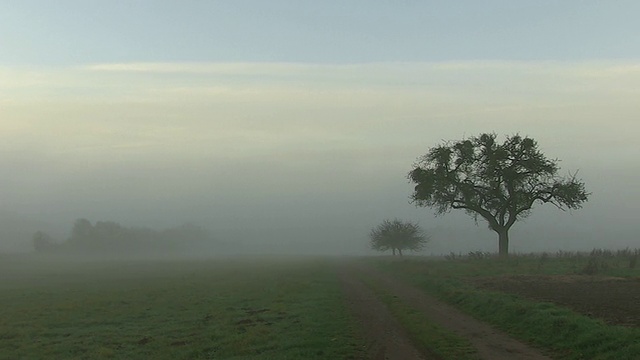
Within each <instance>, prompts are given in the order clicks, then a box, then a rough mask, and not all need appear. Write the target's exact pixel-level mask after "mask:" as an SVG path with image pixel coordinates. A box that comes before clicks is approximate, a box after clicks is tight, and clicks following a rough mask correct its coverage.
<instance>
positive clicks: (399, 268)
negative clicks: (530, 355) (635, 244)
mask: <svg viewBox="0 0 640 360" xmlns="http://www.w3.org/2000/svg"><path fill="white" fill-rule="evenodd" d="M635 254H637V252H636V253H635ZM633 256H634V253H633V252H624V251H623V252H618V253H612V252H606V251H605V252H602V251H594V252H592V253H591V254H576V253H559V254H537V255H520V256H512V257H510V258H509V259H500V258H494V257H490V256H480V255H478V254H472V256H465V257H457V258H455V259H451V260H450V261H447V260H434V261H425V260H424V259H422V258H413V259H405V260H403V261H376V262H375V264H376V266H377V267H379V268H381V269H384V270H385V271H388V272H391V273H393V274H394V275H395V276H397V277H399V278H402V279H404V280H406V281H408V282H410V283H412V284H414V285H416V286H418V287H420V288H422V289H424V290H425V291H427V292H429V293H432V294H434V295H436V296H438V297H439V298H440V299H442V300H444V301H445V302H448V303H451V304H454V305H455V306H456V307H458V308H460V309H462V310H464V311H465V312H467V313H469V314H471V315H473V316H474V317H476V318H479V319H481V320H483V321H486V322H488V323H490V324H493V325H494V326H496V327H498V328H500V329H502V330H504V331H506V332H508V333H510V334H512V335H514V336H515V337H517V338H519V339H522V340H525V341H527V342H530V343H533V344H537V345H538V346H540V347H541V348H544V349H549V350H551V351H552V352H553V353H554V356H553V357H554V358H557V359H640V328H638V326H637V325H636V326H620V325H617V324H616V323H615V322H614V323H612V321H606V320H608V319H606V318H604V316H606V315H609V316H610V315H611V313H614V312H616V311H617V312H618V313H620V312H623V313H624V314H626V315H627V316H628V317H633V319H627V320H630V323H633V324H636V323H637V318H640V315H639V314H638V310H640V309H638V306H637V304H638V302H637V296H638V294H639V292H638V290H639V289H640V281H639V280H640V269H638V267H636V266H635V264H634V262H633V261H634V260H633ZM594 264H596V265H594ZM525 281H526V282H525ZM523 282H525V283H524V284H522V283H523ZM487 283H490V284H492V285H493V286H492V287H490V288H489V287H487V286H485V285H486V284H487ZM519 283H520V285H522V286H517V285H518V284H519ZM496 284H499V285H496ZM505 284H506V285H508V286H505ZM534 284H537V285H540V288H541V289H542V288H546V289H551V291H548V292H547V293H546V294H545V299H546V300H545V299H543V298H541V297H539V296H536V295H538V294H533V293H532V292H531V291H530V292H526V291H525V290H527V288H533V286H534ZM496 288H497V289H499V290H500V291H495V289H496ZM563 289H569V291H568V294H566V291H565V293H564V294H563V291H562V290H563ZM596 289H600V290H599V291H597V290H596ZM614 294H617V295H618V296H614ZM634 299H635V300H634ZM584 304H587V305H591V309H592V310H593V312H592V311H589V312H588V313H587V312H586V311H581V310H583V307H582V306H581V305H584ZM625 304H626V305H625ZM624 306H628V307H627V308H624ZM598 307H600V308H601V309H598ZM598 310H600V311H598ZM594 313H595V314H597V315H599V314H602V317H599V316H597V315H594Z"/></svg>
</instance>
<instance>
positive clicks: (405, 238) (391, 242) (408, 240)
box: [369, 219, 429, 255]
mask: <svg viewBox="0 0 640 360" xmlns="http://www.w3.org/2000/svg"><path fill="white" fill-rule="evenodd" d="M369 239H370V244H371V248H372V249H374V250H377V251H387V250H392V252H393V255H395V254H396V251H397V252H398V254H400V255H402V250H410V251H419V250H422V249H423V248H424V246H425V245H426V244H427V242H428V241H429V238H428V237H427V236H426V235H425V233H424V231H423V230H422V229H421V228H420V226H419V225H418V224H415V223H412V222H403V221H400V220H398V219H395V220H384V221H383V222H382V223H381V224H380V225H378V226H376V227H374V228H373V229H371V232H370V233H369Z"/></svg>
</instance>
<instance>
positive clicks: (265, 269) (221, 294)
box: [0, 259, 363, 359]
mask: <svg viewBox="0 0 640 360" xmlns="http://www.w3.org/2000/svg"><path fill="white" fill-rule="evenodd" d="M1 267H2V276H1V277H0V291H1V294H2V296H1V297H0V319H2V321H1V322H0V349H2V350H3V351H2V352H1V353H0V357H1V358H2V359H112V358H113V359H134V358H138V359H141V358H147V359H349V358H356V357H358V356H359V354H360V352H361V351H362V347H363V346H362V344H361V342H360V341H361V340H360V339H359V338H358V336H357V335H356V333H357V331H356V329H354V325H353V322H352V319H351V318H350V315H349V313H348V311H347V310H346V308H345V304H344V300H343V298H342V294H341V288H340V284H339V282H338V280H337V278H336V276H335V274H334V273H333V272H332V270H331V269H332V266H330V265H329V264H328V263H327V261H321V260H314V259H303V260H286V259H285V260H282V259H280V260H271V261H269V260H252V259H245V260H241V261H233V262H231V261H200V262H197V261H192V262H168V261H167V262H139V263H135V262H101V263H80V262H72V263H58V262H29V261H27V262H25V261H6V259H5V261H3V264H2V265H1Z"/></svg>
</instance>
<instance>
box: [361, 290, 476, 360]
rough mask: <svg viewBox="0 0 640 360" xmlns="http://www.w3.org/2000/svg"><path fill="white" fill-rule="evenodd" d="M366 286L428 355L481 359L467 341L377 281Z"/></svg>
mask: <svg viewBox="0 0 640 360" xmlns="http://www.w3.org/2000/svg"><path fill="white" fill-rule="evenodd" d="M365 283H366V284H367V286H369V287H370V288H371V289H372V290H373V291H374V292H375V293H376V295H377V296H378V297H379V298H380V299H381V300H382V301H383V302H384V303H385V304H386V305H387V307H388V308H389V310H390V311H391V313H392V314H393V316H394V317H395V318H396V319H398V321H399V322H400V323H401V324H402V326H403V327H404V328H405V329H406V330H407V331H408V332H409V335H410V337H411V340H412V341H413V342H414V344H416V345H417V346H419V348H420V349H421V350H422V351H423V352H424V353H425V354H433V355H435V357H437V358H439V359H443V360H475V359H479V356H478V354H477V351H476V350H475V348H474V347H473V345H471V343H470V342H469V341H468V340H467V339H465V338H463V337H460V336H458V335H456V334H455V333H453V332H451V331H448V330H446V329H445V328H443V327H442V326H439V325H437V324H435V323H434V322H432V321H431V320H430V319H429V318H427V317H426V316H425V315H424V314H423V313H421V312H420V311H418V310H416V309H414V308H412V307H411V306H409V305H408V304H406V303H404V302H403V301H401V300H400V299H399V298H398V297H396V296H394V295H393V294H391V293H389V292H388V291H386V290H384V289H383V288H382V287H380V286H379V285H377V284H376V283H375V282H374V281H372V280H370V279H369V280H366V281H365Z"/></svg>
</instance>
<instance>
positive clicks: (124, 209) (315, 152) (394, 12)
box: [0, 0, 640, 253]
mask: <svg viewBox="0 0 640 360" xmlns="http://www.w3.org/2000/svg"><path fill="white" fill-rule="evenodd" d="M639 12H640V3H638V2H635V1H615V2H613V1H587V0H585V1H562V2H559V1H537V2H529V1H506V0H505V1H483V2H477V1H447V2H442V1H438V2H436V1H412V0H403V1H383V0H370V1H359V0H357V1H356V0H353V1H349V2H346V1H322V2H319V1H279V0H275V1H268V2H267V1H249V0H235V1H196V0H192V1H110V2H98V1H80V0H77V1H69V0H67V1H65V0H60V1H56V2H51V1H28V0H27V1H5V2H0V215H1V216H0V217H4V218H5V222H9V223H21V224H22V222H18V221H14V220H15V219H22V220H24V219H30V220H33V223H37V224H38V226H39V227H42V226H45V227H47V226H49V228H50V229H51V230H50V231H52V232H54V233H56V234H59V235H58V236H61V237H64V236H66V235H67V233H65V231H67V232H68V230H69V228H70V226H71V224H72V222H73V220H75V219H76V218H88V219H90V220H92V221H97V220H113V221H117V222H120V223H122V224H124V225H128V226H149V227H154V228H166V227H171V226H175V225H177V224H179V223H182V222H186V221H190V222H194V223H196V224H199V225H202V226H205V227H207V228H210V229H211V230H212V231H213V233H214V234H216V236H218V237H220V238H222V239H225V240H230V241H234V242H238V243H241V244H244V245H243V246H246V247H247V248H251V249H254V250H255V249H257V250H255V251H265V252H282V251H287V252H305V251H319V252H331V253H361V252H363V251H366V248H367V244H366V241H367V239H366V238H367V234H368V231H369V229H370V228H371V227H373V226H375V225H376V224H378V223H379V222H381V221H382V220H384V219H386V218H396V217H397V218H401V219H406V220H412V221H418V222H420V224H421V225H422V226H423V227H424V228H425V229H427V231H428V232H430V233H431V234H432V243H431V245H430V248H428V249H427V252H429V251H431V252H434V253H448V252H449V251H456V252H458V251H462V252H466V251H472V250H488V251H493V250H495V249H496V243H497V240H496V236H495V234H494V233H492V232H490V231H489V230H488V229H487V227H486V225H484V224H482V223H480V224H479V226H476V225H475V224H474V222H473V220H472V219H471V218H469V217H468V216H466V215H465V214H459V213H455V212H453V213H451V214H447V215H445V216H441V217H434V213H433V211H432V210H430V209H424V208H416V207H415V206H413V205H411V204H409V201H408V196H409V194H410V192H411V185H410V184H408V182H407V180H406V174H407V172H408V171H409V170H410V169H411V166H412V164H413V163H414V161H415V160H416V159H417V158H418V157H419V156H421V155H423V154H424V153H426V152H427V151H428V149H429V148H430V147H432V146H435V145H437V144H439V143H441V142H442V141H445V140H453V139H461V138H463V137H468V136H473V135H477V134H480V133H483V132H496V133H497V134H499V136H501V137H502V138H504V137H505V136H508V135H512V134H515V133H519V134H522V135H528V136H531V137H533V138H534V139H536V140H537V141H538V143H539V146H540V148H541V150H542V151H543V152H544V153H545V154H546V155H547V156H548V157H550V158H557V159H560V160H561V162H560V165H561V167H562V170H561V173H562V174H570V173H573V172H574V171H576V170H577V171H578V174H579V177H580V178H582V179H583V180H584V181H585V183H586V185H587V190H589V191H591V192H592V193H593V194H592V196H591V199H590V201H589V202H588V203H587V204H586V205H585V207H584V208H583V209H581V210H578V211H572V212H571V213H569V212H567V213H564V212H562V211H559V210H556V209H554V208H552V207H549V206H538V207H537V208H536V209H535V210H534V212H533V215H532V216H531V217H530V218H528V219H526V221H524V222H522V223H518V224H516V225H515V226H514V228H513V230H512V235H511V239H512V240H511V245H512V246H511V247H512V249H514V250H515V251H543V250H552V251H553V250H558V249H565V250H577V249H591V248H593V247H606V248H622V247H627V246H629V247H640V238H638V235H637V234H638V226H637V214H638V212H639V210H640V209H639V207H640V206H639V205H638V204H640V188H639V187H637V186H635V184H636V183H637V182H638V180H640V162H638V160H637V159H638V158H639V156H640V146H639V145H638V144H637V141H636V134H638V133H639V131H638V130H640V125H639V122H638V119H637V114H638V113H640V111H639V110H640V102H638V101H637V99H638V98H640V43H639V41H638V39H637V36H636V35H637V34H638V33H640V23H638V22H637V21H636V19H635V17H636V14H638V13H639ZM7 219H9V220H7ZM0 222H1V221H0ZM42 224H48V225H42ZM25 227H26V226H25ZM29 230H31V229H29ZM14 233H15V232H12V233H10V234H9V233H1V234H0V235H2V236H0V251H10V250H13V249H18V248H20V249H24V248H25V246H24V242H23V241H22V240H20V241H18V240H16V239H17V237H19V236H17V235H14Z"/></svg>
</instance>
